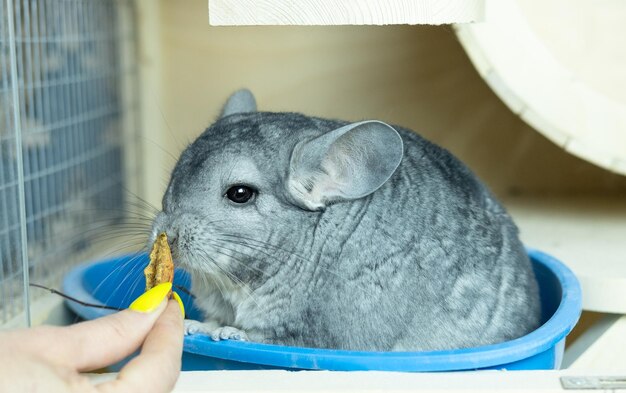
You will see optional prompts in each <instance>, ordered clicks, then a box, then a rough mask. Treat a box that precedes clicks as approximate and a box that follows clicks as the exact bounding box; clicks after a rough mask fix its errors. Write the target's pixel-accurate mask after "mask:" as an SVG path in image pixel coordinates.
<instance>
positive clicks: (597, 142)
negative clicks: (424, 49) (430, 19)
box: [457, 0, 626, 174]
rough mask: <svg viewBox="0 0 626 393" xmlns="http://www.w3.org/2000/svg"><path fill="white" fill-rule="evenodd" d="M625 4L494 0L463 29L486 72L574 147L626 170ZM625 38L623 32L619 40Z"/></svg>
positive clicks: (508, 98)
mask: <svg viewBox="0 0 626 393" xmlns="http://www.w3.org/2000/svg"><path fill="white" fill-rule="evenodd" d="M624 20H626V3H625V2H623V1H621V0H601V1H593V2H590V1H586V0H575V1H563V0H532V1H519V0H488V1H487V2H486V16H485V23H479V24H472V25H458V26H457V34H458V37H459V39H460V41H461V43H462V45H463V46H464V48H465V50H466V51H467V53H468V54H469V56H470V58H471V60H472V62H473V63H474V65H475V67H476V68H477V70H478V72H479V73H480V75H481V76H482V77H483V78H484V79H485V80H486V81H487V83H488V84H489V85H490V86H491V88H492V89H493V90H494V91H495V92H496V94H498V96H499V97H500V98H501V99H502V100H503V101H504V102H505V103H506V104H507V105H508V106H509V108H510V109H511V110H512V111H514V112H515V113H517V114H518V115H519V116H520V117H521V118H522V119H523V120H524V121H526V122H527V123H528V124H530V125H531V126H533V127H534V128H535V129H537V130H538V131H539V132H541V133H542V134H544V135H545V136H546V137H547V138H549V139H550V140H552V141H553V142H554V143H556V144H558V145H559V146H561V147H562V148H564V149H565V150H567V151H568V152H570V153H572V154H574V155H577V156H579V157H581V158H583V159H585V160H588V161H590V162H592V163H594V164H596V165H599V166H601V167H604V168H606V169H609V170H611V171H614V172H617V173H622V174H626V46H625V45H624V44H623V40H622V38H621V37H624V36H625V35H626V28H625V27H624V24H623V21H624ZM618 37H620V38H618Z"/></svg>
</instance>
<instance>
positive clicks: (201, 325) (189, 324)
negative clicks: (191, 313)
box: [185, 319, 219, 336]
mask: <svg viewBox="0 0 626 393" xmlns="http://www.w3.org/2000/svg"><path fill="white" fill-rule="evenodd" d="M218 326H219V325H218V324H217V323H215V322H200V321H196V320H193V319H185V336H190V335H192V334H205V335H208V336H210V335H211V333H213V331H214V330H215V329H217V327H218Z"/></svg>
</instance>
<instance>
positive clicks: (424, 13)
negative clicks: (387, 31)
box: [209, 0, 484, 26]
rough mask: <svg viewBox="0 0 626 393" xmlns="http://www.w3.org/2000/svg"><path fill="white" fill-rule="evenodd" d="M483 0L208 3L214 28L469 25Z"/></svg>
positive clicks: (478, 16)
mask: <svg viewBox="0 0 626 393" xmlns="http://www.w3.org/2000/svg"><path fill="white" fill-rule="evenodd" d="M483 2H484V0H447V1H439V0H385V1H380V0H332V1H328V0H209V21H210V23H211V25H213V26H236V25H388V24H435V25H439V24H444V23H468V22H474V21H478V20H481V19H482V15H483V13H484V9H483Z"/></svg>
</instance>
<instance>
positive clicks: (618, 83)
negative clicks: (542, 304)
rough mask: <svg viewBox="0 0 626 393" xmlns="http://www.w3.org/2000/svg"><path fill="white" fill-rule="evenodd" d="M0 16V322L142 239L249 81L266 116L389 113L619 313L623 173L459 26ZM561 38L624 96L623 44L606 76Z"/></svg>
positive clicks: (72, 11) (112, 14)
mask: <svg viewBox="0 0 626 393" xmlns="http://www.w3.org/2000/svg"><path fill="white" fill-rule="evenodd" d="M556 3H558V2H556ZM609 3H611V4H615V2H607V4H609ZM535 4H536V2H535ZM528 7H529V8H525V9H524V12H525V13H526V14H527V16H528V15H530V17H529V20H530V21H531V23H529V26H530V29H531V31H533V32H534V33H535V34H537V35H538V36H540V37H541V36H546V37H547V36H548V35H550V32H551V30H550V29H549V28H548V27H549V26H550V20H549V19H547V18H545V16H542V14H536V13H533V10H532V9H531V8H530V6H528ZM553 8H554V9H553V11H554V12H556V13H558V12H560V10H561V8H559V7H558V6H554V7H553ZM1 9H2V11H1V15H0V20H1V23H2V25H1V26H0V29H1V32H0V43H1V45H2V47H1V56H2V57H1V61H0V67H1V68H2V70H1V71H2V74H1V76H0V78H1V86H0V87H1V94H0V142H1V144H2V145H1V147H2V149H1V153H0V154H1V156H0V159H1V164H2V169H1V171H0V175H2V177H1V178H0V213H1V215H0V249H1V253H0V256H1V258H2V259H1V260H0V262H1V265H2V272H1V273H2V275H1V276H0V296H1V299H2V301H1V302H0V324H2V323H14V324H21V323H24V322H23V321H24V320H25V319H24V318H23V317H22V316H21V313H22V311H24V307H25V305H27V304H31V303H35V302H36V300H37V299H38V298H40V297H41V296H42V295H43V293H44V292H42V291H40V290H31V291H28V290H27V285H26V284H27V283H28V281H29V280H30V281H31V282H38V283H42V284H47V285H51V286H58V284H59V282H60V279H61V277H62V276H63V274H64V273H65V272H66V271H67V270H68V269H69V268H70V267H71V266H74V265H75V264H77V263H79V262H82V261H85V260H89V259H92V258H96V257H99V256H101V255H103V254H108V255H110V254H114V253H119V252H123V251H127V250H135V249H139V248H141V247H143V246H144V245H145V244H143V242H145V233H146V231H147V230H148V228H149V222H150V217H152V216H153V215H154V213H155V211H157V210H158V209H160V201H161V196H162V194H163V191H164V190H165V187H166V185H167V182H168V179H169V173H170V171H171V169H172V168H173V166H174V164H175V163H176V159H177V157H178V156H179V154H180V152H181V151H182V150H183V149H184V148H185V146H187V145H188V144H189V143H190V142H191V141H193V140H194V139H195V138H196V137H197V136H198V135H199V134H200V133H201V132H202V131H203V130H204V129H205V128H206V127H207V126H208V125H210V124H211V123H212V122H213V121H214V120H215V119H216V117H217V116H218V114H219V112H220V110H221V106H222V105H223V103H224V102H225V100H226V98H227V97H228V96H229V95H230V94H231V93H232V92H233V91H235V90H236V89H239V88H242V87H247V88H249V89H250V90H252V91H253V93H254V94H255V95H256V98H257V102H258V105H259V109H260V110H266V111H297V112H303V113H306V114H308V115H315V116H322V117H331V118H341V119H345V120H353V121H356V120H361V119H379V120H383V121H385V122H389V123H392V124H398V125H402V126H404V127H408V128H411V129H413V130H415V131H416V132H418V133H420V134H422V135H423V136H425V137H426V138H428V139H430V140H432V141H434V142H436V143H437V144H439V145H441V146H444V147H445V148H447V149H448V150H450V151H451V152H453V153H454V154H455V155H457V156H458V157H459V158H461V160H463V161H464V162H465V163H466V164H467V165H468V166H469V167H470V168H471V169H472V170H473V171H474V172H476V173H477V175H478V176H479V177H480V178H481V179H482V180H483V181H484V182H485V183H486V184H487V185H488V186H489V187H490V188H491V189H492V190H493V191H494V192H495V194H496V195H497V196H498V197H500V198H501V199H502V200H503V201H504V203H505V205H506V206H507V208H509V210H510V211H511V212H512V214H513V215H514V217H515V218H516V220H517V221H518V224H519V225H520V227H521V230H522V237H523V239H524V240H525V242H526V243H527V244H528V245H530V246H533V247H537V248H541V249H544V250H546V251H548V252H551V253H553V254H554V255H556V256H557V257H559V258H561V259H563V260H564V261H565V262H566V263H567V264H568V265H569V266H570V267H572V268H573V269H574V270H575V272H576V273H577V275H578V276H579V277H580V278H581V282H582V283H583V290H584V291H585V296H586V297H585V307H586V308H587V309H588V310H593V311H598V312H614V313H615V312H626V305H625V304H624V303H623V301H621V302H613V303H611V302H609V303H607V302H605V300H606V298H607V296H609V295H607V294H606V293H599V294H597V296H595V293H596V292H593V291H594V288H597V287H598V286H599V285H602V283H606V282H607V281H606V280H608V279H609V278H610V279H611V280H613V281H611V283H610V285H609V287H610V288H615V287H618V286H620V285H623V284H624V282H625V280H626V272H625V270H626V261H624V258H626V252H625V250H624V245H623V242H622V241H620V239H622V236H624V228H625V227H626V177H625V176H623V175H622V174H618V173H616V172H618V171H617V170H614V169H612V168H611V167H610V165H605V166H603V165H601V163H600V164H599V163H598V162H597V161H598V160H593V159H591V160H589V159H582V158H579V157H578V155H575V154H571V150H572V149H569V148H567V146H565V145H563V144H561V145H560V144H559V143H555V141H554V139H553V138H550V139H549V138H548V137H546V136H544V135H547V134H546V133H545V132H543V131H542V130H538V129H537V127H536V123H533V122H532V121H528V119H524V120H523V119H522V118H523V116H521V117H520V113H518V112H516V110H515V109H514V105H513V106H512V105H511V103H510V102H507V103H505V101H506V99H505V101H503V98H502V97H503V93H502V89H500V90H498V89H495V91H494V85H493V83H491V82H489V80H487V81H486V80H485V79H486V78H484V76H485V75H482V73H481V69H480V67H478V70H477V68H476V64H475V63H476V62H477V61H478V60H477V59H476V57H475V56H473V57H472V58H470V56H468V54H467V52H466V50H467V46H468V44H467V42H466V41H465V40H464V41H463V42H464V44H465V47H464V46H463V45H462V44H461V42H460V41H459V37H461V38H462V37H464V35H463V34H464V32H463V31H462V30H459V29H458V28H457V29H455V28H453V27H450V26H384V27H380V26H324V27H320V26H301V27H297V26H280V27H265V26H262V27H211V26H209V24H208V18H207V2H206V0H186V1H185V2H180V1H175V0H159V1H156V0H137V1H132V0H101V1H89V0H72V1H68V2H63V5H62V6H61V5H59V4H58V3H57V2H54V1H51V0H21V1H18V0H7V1H3V3H2V7H1ZM603 15H604V16H602V15H600V16H597V15H596V17H597V18H601V17H611V15H608V16H607V15H605V14H603ZM583 16H584V15H582V16H581V15H578V14H575V13H574V14H572V13H570V15H569V17H564V18H563V19H564V20H566V21H576V20H577V18H581V17H583ZM613 19H615V18H613ZM615 20H617V19H615ZM568 31H569V32H570V33H571V32H573V31H578V30H576V25H575V24H574V23H573V24H571V26H569V27H568V25H567V23H566V24H565V33H563V34H561V35H562V36H563V37H565V38H563V37H561V39H560V41H558V42H559V44H558V45H556V44H555V45H556V46H555V48H557V49H555V50H554V51H553V53H555V58H556V59H557V60H556V61H557V62H560V63H562V64H564V65H566V66H568V67H569V66H570V65H574V66H573V67H569V69H570V71H571V72H573V73H574V74H576V73H577V74H581V75H583V79H585V78H587V79H589V78H591V79H593V75H600V76H604V78H599V79H598V80H599V82H598V83H599V86H600V87H599V89H600V90H601V91H602V89H603V88H606V89H608V90H610V91H611V92H615V91H617V92H618V94H622V95H620V97H618V99H622V98H623V92H624V91H626V86H624V80H625V79H624V78H622V79H620V78H616V77H611V78H607V77H606V76H607V75H608V76H611V75H617V76H619V75H621V76H622V77H623V75H624V71H623V68H621V67H618V66H616V64H622V65H623V64H625V62H626V55H624V51H623V50H622V49H620V48H619V47H617V46H613V47H611V46H610V45H607V46H606V51H607V52H608V53H612V54H613V57H611V56H609V57H608V58H603V53H604V52H602V53H600V52H598V51H596V53H594V56H595V57H594V58H595V59H600V60H598V61H599V62H600V64H605V67H604V69H598V66H597V64H591V63H590V64H587V65H586V66H585V67H586V68H585V67H583V66H580V64H581V63H580V62H578V59H580V58H584V57H586V56H585V54H586V53H588V52H586V51H589V50H590V48H596V49H597V45H594V44H593V41H589V42H587V41H585V36H580V35H579V36H577V38H576V39H577V41H576V42H578V43H581V42H582V43H583V44H582V45H574V44H572V45H569V46H568V45H566V46H565V48H566V50H562V51H559V49H558V48H563V47H564V46H563V45H562V43H563V42H568V41H567V40H568V37H570V36H568V35H567V34H568ZM592 33H593V32H591V33H589V34H591V36H594V34H595V33H593V34H592ZM542 34H543V35H542ZM581 34H582V33H581ZM595 36H597V37H601V35H598V34H596V35H595ZM465 37H466V39H467V31H465ZM581 37H582V38H581ZM553 38H554V37H553ZM557 38H558V37H557ZM554 39H556V38H554ZM546 42H548V44H547V46H548V47H549V46H550V42H556V41H554V40H552V41H550V40H549V39H548V40H547V41H546ZM622 46H623V45H622ZM611 48H616V49H615V52H611ZM615 53H617V55H615ZM620 61H621V63H619V62H620ZM602 62H604V63H602ZM615 62H618V63H615ZM576 65H579V67H578V68H576V67H575V66H576ZM481 75H482V76H481ZM589 75H591V76H589ZM492 82H493V81H492ZM602 86H604V87H602ZM608 90H606V91H608ZM619 92H621V93H619ZM607 94H612V93H607ZM622 102H623V101H622ZM529 124H533V126H534V127H533V126H531V125H529ZM538 131H539V132H538ZM622 131H624V130H622ZM624 132H626V131H624ZM548 136H550V135H548ZM606 143H608V144H610V143H611V141H607V142H606ZM623 149H624V150H626V146H623ZM583 156H584V155H583ZM592 162H594V163H592ZM607 167H608V169H605V168H607ZM607 260H608V261H609V262H608V264H607V266H608V267H607V269H609V270H608V272H609V273H606V274H604V275H603V276H600V275H599V273H598V272H599V271H602V269H604V268H603V267H602V268H599V267H598V266H600V265H601V264H602V263H603V261H607ZM610 269H616V270H610ZM611 276H612V277H611ZM603 280H604V281H603ZM616 280H617V281H616ZM590 289H591V292H589V291H590ZM615 294H617V292H613V295H610V296H614V295H615ZM607 304H608V305H607ZM31 314H32V317H33V319H34V320H35V322H36V321H38V320H43V319H45V318H46V317H47V314H45V313H44V314H42V315H41V316H39V314H37V313H35V312H31ZM598 315H599V314H598ZM598 315H596V314H587V316H588V318H590V319H592V320H595V319H597V318H598ZM16 318H17V319H16ZM11 321H13V322H11Z"/></svg>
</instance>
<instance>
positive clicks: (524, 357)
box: [63, 250, 581, 371]
mask: <svg viewBox="0 0 626 393" xmlns="http://www.w3.org/2000/svg"><path fill="white" fill-rule="evenodd" d="M528 254H529V256H530V258H531V260H532V262H533V267H534V269H535V274H536V276H537V280H538V281H539V286H540V291H541V303H542V318H543V322H544V323H543V325H542V326H541V327H539V328H538V329H537V330H535V331H533V332H532V333H530V334H527V335H526V336H523V337H520V338H518V339H515V340H512V341H507V342H504V343H500V344H495V345H487V346H482V347H476V348H468V349H458V350H446V351H429V352H364V351H343V350H330V349H315V348H299V347H287V346H279V345H269V344H258V343H251V342H238V341H218V342H215V341H212V340H211V339H209V338H208V337H206V336H201V335H193V336H188V337H185V347H184V354H183V370H242V369H276V368H279V369H292V370H293V369H311V370H388V371H455V370H475V369H508V370H537V369H558V368H559V367H560V365H561V360H562V357H563V351H564V348H565V336H567V334H569V332H570V331H571V330H572V328H573V327H574V325H575V324H576V322H577V321H578V318H579V317H580V313H581V291H580V285H579V284H578V281H577V279H576V277H575V276H574V274H573V273H572V272H571V271H570V270H569V269H568V268H567V267H566V266H565V265H563V264H562V263H561V262H559V261H558V260H556V259H555V258H553V257H551V256H549V255H547V254H545V253H542V252H540V251H535V250H530V251H529V252H528ZM147 261H148V259H147V256H146V255H144V254H141V255H127V256H122V257H117V258H113V259H108V260H103V261H96V262H92V263H88V264H84V265H81V266H78V267H76V268H74V269H73V270H72V271H71V272H70V273H69V274H68V275H67V276H66V277H65V280H64V283H63V290H64V292H66V293H67V294H68V295H70V296H73V297H76V298H78V299H81V300H84V301H86V302H91V303H98V304H107V305H110V306H117V307H127V306H128V305H129V304H130V303H131V301H132V300H133V299H135V298H136V297H137V296H139V295H140V294H141V293H142V292H143V289H144V283H145V281H144V277H143V268H144V267H145V265H146V263H147ZM175 277H176V278H175V280H174V283H175V284H177V285H182V286H185V287H187V288H189V287H190V285H191V283H190V278H189V275H188V274H187V273H186V272H184V271H182V270H177V272H176V274H175ZM179 293H180V292H179ZM180 295H181V298H182V299H183V302H184V303H185V307H186V309H187V317H188V318H194V319H198V318H200V316H201V314H200V312H199V311H198V310H197V309H196V308H194V306H193V301H192V299H191V298H190V297H189V296H186V295H185V294H183V293H180ZM68 306H69V307H70V308H71V309H72V310H74V311H75V312H76V313H77V314H78V315H80V316H81V317H83V318H85V319H94V318H98V317H100V316H103V315H107V314H109V313H111V311H108V310H102V309H96V308H90V307H84V306H81V305H79V304H76V303H74V302H68Z"/></svg>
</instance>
